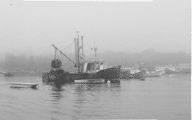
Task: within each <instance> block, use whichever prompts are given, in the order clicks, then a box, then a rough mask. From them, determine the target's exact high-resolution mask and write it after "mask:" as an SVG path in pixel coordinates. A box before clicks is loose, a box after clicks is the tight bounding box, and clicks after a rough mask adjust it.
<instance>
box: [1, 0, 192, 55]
mask: <svg viewBox="0 0 192 120" xmlns="http://www.w3.org/2000/svg"><path fill="white" fill-rule="evenodd" d="M190 5H191V4H190V0H153V2H151V3H150V2H148V3H147V2H146V3H145V2H144V3H138V2H135V3H134V2H132V3H131V2H127V3H95V2H23V1H22V0H0V41H1V44H0V53H1V54H3V53H6V52H13V53H16V54H18V53H22V52H26V53H33V54H38V53H53V52H54V51H53V47H52V46H51V44H55V45H56V46H58V47H59V48H60V49H61V50H63V49H64V48H65V47H66V46H68V45H69V44H70V43H71V42H73V39H74V37H75V36H76V30H79V31H80V34H82V35H84V44H85V52H86V53H88V54H89V53H92V51H90V47H92V46H93V44H94V41H95V43H96V46H97V47H98V48H99V51H98V52H104V51H108V50H112V51H120V52H140V51H142V50H145V49H148V48H154V49H156V50H158V51H163V52H169V51H179V50H183V51H186V52H190V49H191V39H190V38H191V26H190V24H191V19H190V15H191V14H190V11H191V9H190ZM73 49H74V48H73V46H72V47H70V49H68V51H67V50H66V51H65V52H73V51H74V50H73Z"/></svg>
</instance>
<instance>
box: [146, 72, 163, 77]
mask: <svg viewBox="0 0 192 120" xmlns="http://www.w3.org/2000/svg"><path fill="white" fill-rule="evenodd" d="M161 75H162V71H154V72H146V73H145V74H144V75H143V76H144V77H161Z"/></svg>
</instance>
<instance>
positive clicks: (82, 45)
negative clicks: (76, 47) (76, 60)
mask: <svg viewBox="0 0 192 120" xmlns="http://www.w3.org/2000/svg"><path fill="white" fill-rule="evenodd" d="M81 50H82V59H83V62H84V50H83V36H81Z"/></svg>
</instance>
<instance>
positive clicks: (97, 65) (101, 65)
mask: <svg viewBox="0 0 192 120" xmlns="http://www.w3.org/2000/svg"><path fill="white" fill-rule="evenodd" d="M106 68H107V65H106V62H105V61H102V60H100V61H90V62H85V63H84V65H83V70H82V72H83V73H95V72H98V71H100V70H103V69H106Z"/></svg>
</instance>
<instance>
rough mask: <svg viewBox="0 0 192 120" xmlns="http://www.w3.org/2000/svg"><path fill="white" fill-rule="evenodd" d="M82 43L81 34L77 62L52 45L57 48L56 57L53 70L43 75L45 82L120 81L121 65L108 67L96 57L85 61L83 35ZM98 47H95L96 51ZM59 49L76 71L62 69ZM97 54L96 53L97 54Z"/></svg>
mask: <svg viewBox="0 0 192 120" xmlns="http://www.w3.org/2000/svg"><path fill="white" fill-rule="evenodd" d="M81 39H82V45H80V44H79V35H78V38H75V40H74V41H75V59H76V60H75V62H73V61H72V60H71V59H69V58H68V57H67V56H66V55H65V54H64V53H63V52H62V51H60V50H59V49H58V48H57V47H56V46H54V45H52V46H53V47H54V48H55V59H54V60H53V61H52V63H51V68H52V69H51V71H50V72H48V73H44V74H43V76H42V79H43V82H45V83H46V82H54V83H58V84H63V83H72V82H76V81H78V83H79V82H81V81H83V82H85V81H87V82H90V83H97V81H99V83H100V82H101V81H103V80H104V82H108V81H110V82H119V78H120V77H121V72H120V71H121V69H120V68H121V66H117V67H111V68H107V66H106V63H105V62H104V61H102V60H100V61H97V60H96V58H95V60H94V61H89V62H87V61H85V60H84V53H83V37H81ZM96 50H97V49H96V48H95V49H94V51H95V53H96ZM57 51H59V52H60V53H61V54H63V55H64V56H65V57H66V58H67V59H68V60H70V61H71V62H72V63H73V64H74V66H75V68H76V69H75V70H76V72H74V73H72V72H65V71H64V70H63V69H62V63H61V61H60V60H59V59H56V55H57V54H56V53H57ZM95 56H96V54H95Z"/></svg>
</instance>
